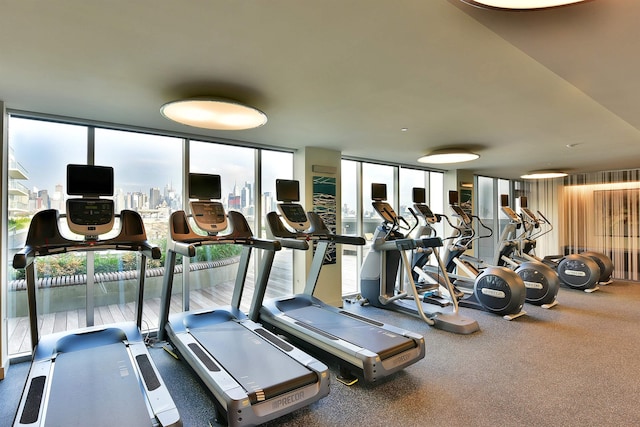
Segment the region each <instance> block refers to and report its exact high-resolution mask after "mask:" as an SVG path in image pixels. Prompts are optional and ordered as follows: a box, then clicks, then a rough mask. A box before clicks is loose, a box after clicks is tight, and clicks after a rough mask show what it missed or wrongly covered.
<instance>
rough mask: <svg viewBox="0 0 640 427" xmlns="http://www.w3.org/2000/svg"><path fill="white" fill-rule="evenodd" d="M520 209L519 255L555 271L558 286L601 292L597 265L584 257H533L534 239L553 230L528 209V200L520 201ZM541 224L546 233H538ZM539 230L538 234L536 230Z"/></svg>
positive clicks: (546, 221)
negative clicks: (521, 224)
mask: <svg viewBox="0 0 640 427" xmlns="http://www.w3.org/2000/svg"><path fill="white" fill-rule="evenodd" d="M520 210H521V211H522V213H523V219H524V225H525V231H526V234H525V237H523V239H522V244H521V251H520V254H519V256H520V257H521V258H523V259H525V260H528V261H540V262H543V263H544V264H546V265H548V266H549V267H551V268H553V269H554V270H556V272H557V274H558V278H559V279H560V284H561V285H563V286H565V287H567V288H569V289H577V290H581V291H584V292H587V293H592V292H595V291H597V290H598V289H600V288H599V287H598V282H599V281H600V277H601V272H600V267H599V266H598V263H597V262H596V261H595V260H594V259H593V258H591V257H589V256H585V255H583V254H570V255H566V256H563V255H547V256H545V257H544V258H539V257H537V256H536V255H535V247H536V239H538V238H539V237H540V236H542V235H544V234H547V233H549V232H550V231H551V230H552V229H553V227H552V226H551V223H550V222H549V221H548V220H547V219H546V218H545V217H544V215H542V214H541V213H540V211H538V214H540V216H541V218H544V219H543V220H541V219H538V218H537V217H536V215H535V214H534V213H533V212H531V210H529V209H528V207H527V199H526V198H520ZM541 225H547V229H546V230H540V226H541ZM536 230H538V231H536Z"/></svg>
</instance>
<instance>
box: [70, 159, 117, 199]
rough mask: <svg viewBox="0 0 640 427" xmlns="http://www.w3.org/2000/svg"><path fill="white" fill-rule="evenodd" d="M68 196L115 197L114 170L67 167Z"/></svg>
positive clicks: (89, 166)
mask: <svg viewBox="0 0 640 427" xmlns="http://www.w3.org/2000/svg"><path fill="white" fill-rule="evenodd" d="M67 194H68V195H70V196H93V197H97V196H113V168H112V167H109V166H95V165H67Z"/></svg>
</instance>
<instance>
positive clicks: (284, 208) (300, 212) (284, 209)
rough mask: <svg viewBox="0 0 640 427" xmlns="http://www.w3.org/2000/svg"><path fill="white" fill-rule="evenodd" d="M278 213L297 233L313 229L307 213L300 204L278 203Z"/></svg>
mask: <svg viewBox="0 0 640 427" xmlns="http://www.w3.org/2000/svg"><path fill="white" fill-rule="evenodd" d="M278 211H279V212H280V214H281V215H282V217H283V218H284V220H285V221H286V222H287V224H289V226H290V227H291V228H293V229H294V230H296V231H306V230H308V229H309V228H310V227H311V223H310V222H309V218H308V217H307V213H306V212H305V211H304V208H303V207H302V205H300V204H298V203H278Z"/></svg>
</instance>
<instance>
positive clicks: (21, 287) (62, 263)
mask: <svg viewBox="0 0 640 427" xmlns="http://www.w3.org/2000/svg"><path fill="white" fill-rule="evenodd" d="M86 141H87V128H86V127H84V126H75V125H68V124H62V123H53V122H46V121H38V120H26V119H21V118H12V119H11V120H10V122H9V143H10V151H11V153H12V155H11V159H10V160H9V212H8V227H9V229H8V230H7V249H8V252H9V253H8V254H7V255H8V256H7V257H6V258H5V262H8V263H9V268H8V270H7V271H8V274H9V277H8V278H7V282H8V283H7V314H8V319H7V339H8V352H9V354H14V353H19V352H24V351H30V350H31V341H30V335H29V333H28V330H29V322H28V318H27V315H28V311H27V298H26V287H25V281H24V271H23V270H14V269H13V268H12V267H11V262H12V259H13V255H14V254H15V253H16V252H17V251H19V250H20V249H22V247H23V246H24V244H25V240H26V235H27V230H28V227H29V223H30V221H31V215H32V214H33V213H34V212H36V211H39V210H42V209H48V208H51V209H58V210H59V211H60V212H62V213H64V210H65V194H66V192H65V183H66V166H67V164H69V163H78V164H85V163H86V161H87V144H86ZM70 266H73V267H74V270H73V271H74V272H77V274H85V273H86V265H85V263H84V259H83V257H81V256H78V255H75V254H61V255H52V256H49V257H46V258H41V259H39V260H38V261H37V264H36V271H37V275H38V277H39V278H40V280H41V282H42V283H43V286H40V287H39V289H38V297H39V301H40V305H39V307H38V308H39V315H40V318H41V319H42V321H41V323H40V333H41V334H47V333H51V332H53V330H54V326H55V324H56V313H57V312H58V311H59V310H60V307H61V306H62V307H65V310H66V309H67V308H68V311H70V316H69V318H65V320H64V321H65V324H66V323H69V324H70V326H72V325H73V324H74V323H80V324H81V323H82V322H83V321H84V318H85V316H84V313H83V311H82V309H81V308H80V307H81V306H80V305H79V304H81V303H82V302H83V301H84V299H85V295H86V291H85V289H84V287H78V288H76V289H74V290H73V292H71V293H70V294H69V295H68V296H67V295H64V294H62V293H61V292H60V287H59V286H55V283H53V280H52V279H53V278H55V277H57V276H59V275H61V274H67V271H68V270H69V268H70ZM75 301H79V304H78V305H77V304H75ZM70 303H71V304H70ZM58 321H59V322H60V321H61V320H58ZM3 335H4V334H3Z"/></svg>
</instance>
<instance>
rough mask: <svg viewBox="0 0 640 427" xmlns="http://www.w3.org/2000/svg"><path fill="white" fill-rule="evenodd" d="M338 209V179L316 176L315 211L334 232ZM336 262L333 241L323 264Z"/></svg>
mask: <svg viewBox="0 0 640 427" xmlns="http://www.w3.org/2000/svg"><path fill="white" fill-rule="evenodd" d="M336 209H337V208H336V179H335V178H333V177H327V176H314V177H313V211H314V212H315V213H317V214H318V216H319V217H320V218H322V220H323V221H324V223H325V224H326V225H327V228H328V229H329V230H331V232H332V233H335V232H336ZM314 246H315V245H314ZM314 250H315V247H314ZM335 263H336V245H335V243H331V244H329V248H328V249H327V253H326V255H325V257H324V262H323V264H335Z"/></svg>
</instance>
